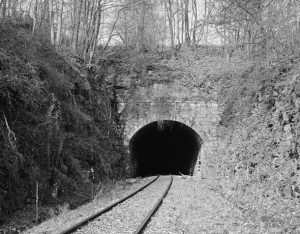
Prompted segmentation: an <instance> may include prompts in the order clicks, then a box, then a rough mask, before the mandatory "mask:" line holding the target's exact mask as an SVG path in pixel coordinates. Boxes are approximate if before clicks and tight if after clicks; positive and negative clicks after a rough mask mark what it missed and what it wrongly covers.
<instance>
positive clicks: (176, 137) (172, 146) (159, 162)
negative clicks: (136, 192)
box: [129, 120, 202, 177]
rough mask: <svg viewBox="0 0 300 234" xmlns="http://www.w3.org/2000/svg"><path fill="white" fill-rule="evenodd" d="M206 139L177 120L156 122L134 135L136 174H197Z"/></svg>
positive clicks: (131, 143) (133, 151) (132, 144)
mask: <svg viewBox="0 0 300 234" xmlns="http://www.w3.org/2000/svg"><path fill="white" fill-rule="evenodd" d="M201 145H202V140H201V138H200V136H199V135H198V134H197V133H196V132H195V131H194V130H193V129H192V128H190V127H188V126H187V125H185V124H182V123H180V122H177V121H170V120H163V121H157V122H152V123H150V124H148V125H146V126H144V127H142V128H141V129H139V130H138V131H137V132H136V133H135V134H134V136H133V137H132V138H131V140H130V143H129V146H130V154H131V160H132V168H133V176H134V177H138V176H141V177H145V176H152V175H169V174H173V175H179V174H184V175H193V173H194V168H195V164H196V162H197V157H198V154H199V152H200V149H201Z"/></svg>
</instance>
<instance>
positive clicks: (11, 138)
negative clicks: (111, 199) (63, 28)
mask: <svg viewBox="0 0 300 234" xmlns="http://www.w3.org/2000/svg"><path fill="white" fill-rule="evenodd" d="M23 26H24V25H22V24H19V25H17V24H11V23H5V22H3V23H1V25H0V31H1V35H0V129H1V132H0V133H1V134H0V216H1V219H3V218H4V217H7V215H8V214H10V213H11V212H13V211H14V210H16V209H20V208H23V207H24V205H29V206H30V205H33V204H35V202H36V198H37V197H36V194H37V192H38V196H39V204H47V205H49V204H54V205H55V204H57V202H62V201H65V202H66V201H67V200H68V199H67V198H68V197H70V196H71V195H72V196H74V195H76V194H77V195H79V196H83V195H84V194H81V195H80V191H83V190H85V191H84V193H86V192H87V188H89V187H91V186H92V183H91V182H93V183H98V182H99V181H105V180H107V179H114V178H120V177H123V176H124V175H125V173H126V172H125V168H126V160H125V154H124V149H123V146H122V141H121V136H120V132H119V131H118V130H117V128H116V123H115V113H114V112H113V111H112V108H111V93H110V92H109V90H108V89H107V88H106V87H105V85H104V79H103V71H105V65H103V64H100V65H101V66H99V69H98V70H97V68H95V69H89V70H88V69H83V67H84V66H81V64H80V62H81V61H80V60H79V59H78V58H77V61H76V57H74V56H72V55H70V53H58V52H56V51H55V49H54V48H52V46H51V45H49V44H48V43H47V42H45V41H44V40H43V39H42V37H41V36H37V35H36V36H32V34H31V33H30V31H28V30H27V29H26V28H25V27H23ZM62 54H64V56H63V55H62ZM91 168H93V170H94V175H91ZM93 177H94V179H93ZM37 186H38V190H37ZM86 186H89V187H86ZM89 190H90V189H88V191H89ZM86 199H89V198H87V197H86V196H85V198H84V199H83V200H86ZM81 200H82V199H81Z"/></svg>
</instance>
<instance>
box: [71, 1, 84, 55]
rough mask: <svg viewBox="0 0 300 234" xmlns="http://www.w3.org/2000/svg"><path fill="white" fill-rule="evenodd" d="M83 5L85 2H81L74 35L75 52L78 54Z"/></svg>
mask: <svg viewBox="0 0 300 234" xmlns="http://www.w3.org/2000/svg"><path fill="white" fill-rule="evenodd" d="M82 3H83V0H79V8H78V11H77V17H76V24H75V35H74V40H73V50H74V52H76V50H77V45H78V38H79V29H80V22H81V20H80V18H81V11H82V10H81V8H82Z"/></svg>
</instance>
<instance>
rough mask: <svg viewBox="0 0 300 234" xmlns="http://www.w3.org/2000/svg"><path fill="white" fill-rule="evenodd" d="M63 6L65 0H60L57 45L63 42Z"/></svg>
mask: <svg viewBox="0 0 300 234" xmlns="http://www.w3.org/2000/svg"><path fill="white" fill-rule="evenodd" d="M63 7H64V0H60V1H59V9H58V24H57V35H56V42H55V44H56V46H59V45H60V43H61V31H62V15H63Z"/></svg>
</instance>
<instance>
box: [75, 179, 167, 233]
mask: <svg viewBox="0 0 300 234" xmlns="http://www.w3.org/2000/svg"><path fill="white" fill-rule="evenodd" d="M169 181H170V177H169V176H162V177H160V178H158V180H157V181H155V182H154V183H153V184H151V185H150V186H149V187H147V188H146V189H144V190H143V191H141V192H140V193H138V194H137V195H135V196H134V197H132V198H130V199H129V200H127V201H125V202H124V203H121V204H119V205H118V206H117V207H115V208H113V209H112V210H111V211H110V212H108V213H105V214H103V215H102V216H100V217H99V218H97V219H95V220H94V221H92V222H91V223H89V224H88V225H86V226H84V227H83V228H82V229H80V230H79V231H77V232H76V234H83V233H86V234H95V233H112V234H113V233H133V232H134V231H135V230H136V229H137V228H138V226H139V225H140V223H141V222H142V221H143V220H144V218H145V217H146V216H147V214H148V212H149V211H150V210H151V209H152V208H153V206H154V205H155V204H156V202H157V200H158V199H159V198H160V197H161V195H162V194H163V192H164V190H165V189H166V187H167V185H168V183H169Z"/></svg>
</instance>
